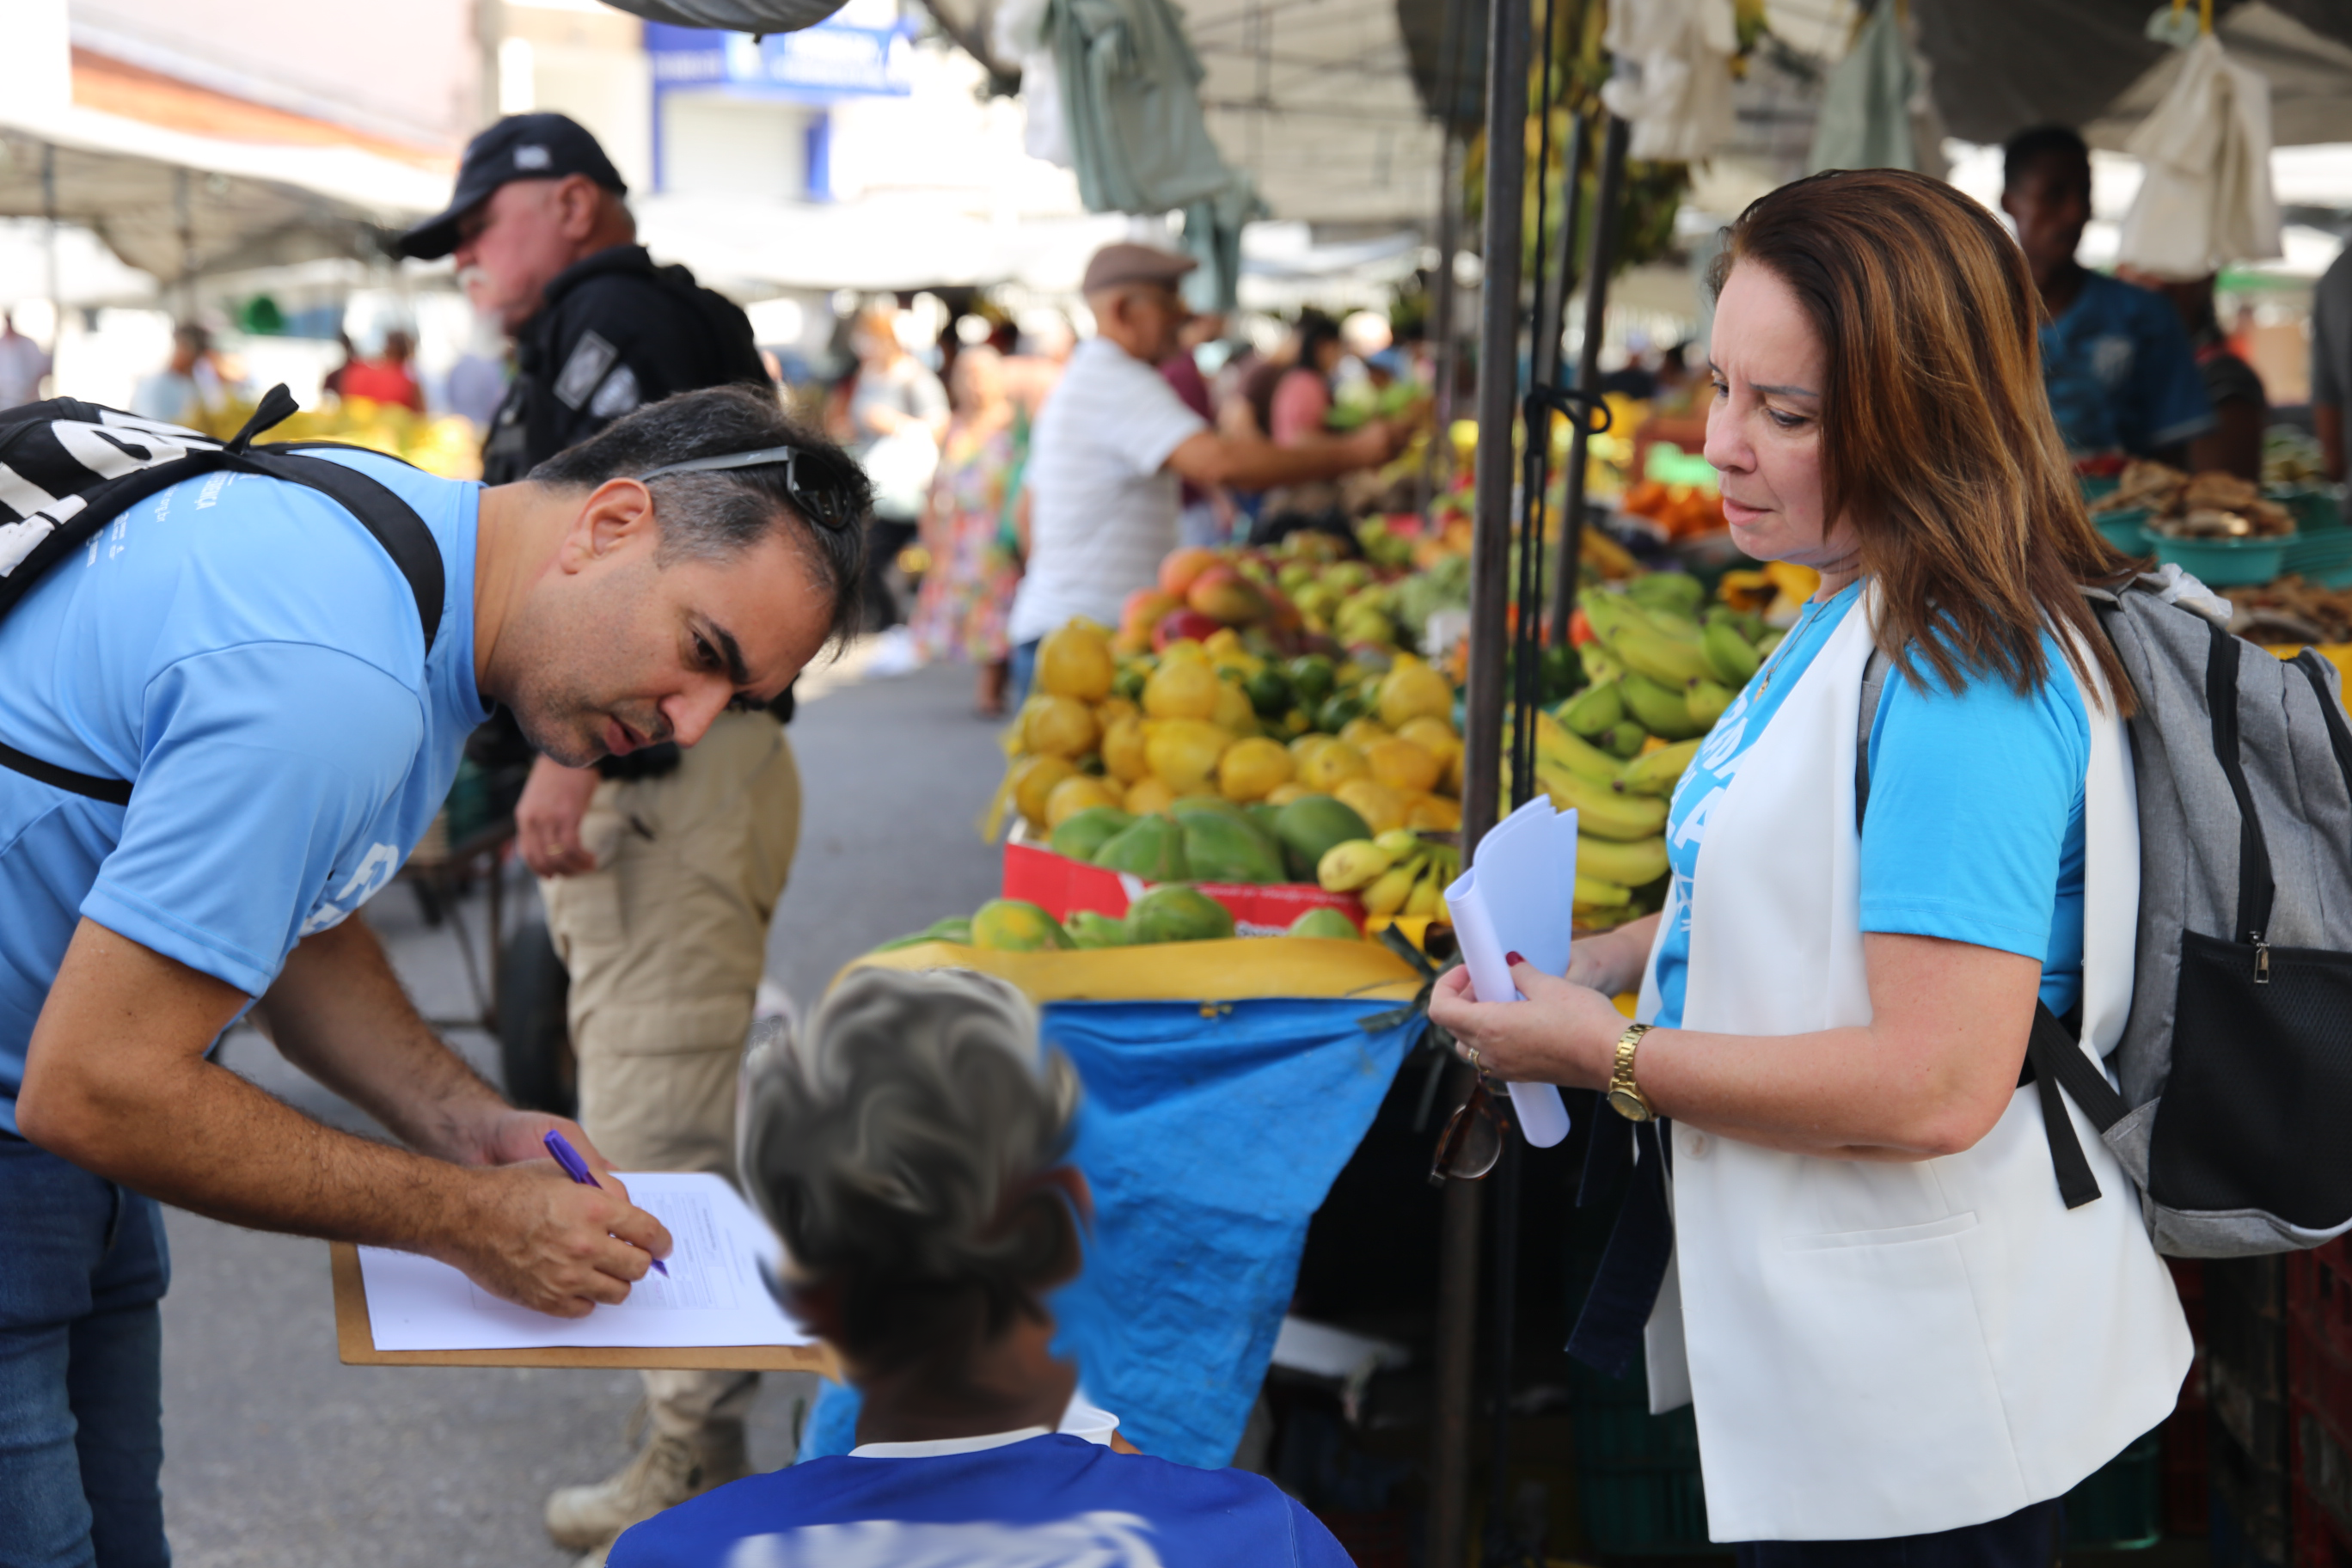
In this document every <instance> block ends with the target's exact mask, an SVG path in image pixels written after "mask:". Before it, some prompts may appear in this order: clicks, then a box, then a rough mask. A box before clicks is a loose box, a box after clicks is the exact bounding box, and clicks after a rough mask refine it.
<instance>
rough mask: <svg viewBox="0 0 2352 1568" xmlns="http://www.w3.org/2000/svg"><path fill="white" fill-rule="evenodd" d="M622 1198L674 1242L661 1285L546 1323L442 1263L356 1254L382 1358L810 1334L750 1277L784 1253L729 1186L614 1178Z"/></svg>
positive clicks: (792, 1338) (663, 1177)
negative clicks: (625, 1193) (623, 1189)
mask: <svg viewBox="0 0 2352 1568" xmlns="http://www.w3.org/2000/svg"><path fill="white" fill-rule="evenodd" d="M621 1180H622V1181H623V1182H624V1183H625V1184H626V1185H627V1186H628V1189H629V1201H630V1202H632V1203H634V1204H635V1205H637V1206H638V1207H639V1208H641V1209H643V1210H645V1211H646V1213H647V1214H649V1215H653V1216H654V1217H655V1218H656V1219H657V1220H659V1221H661V1222H662V1224H663V1225H664V1226H667V1227H668V1229H669V1234H670V1237H671V1239H672V1240H674V1241H675V1242H676V1243H677V1247H676V1250H674V1251H673V1252H672V1253H671V1254H670V1255H669V1258H668V1259H667V1263H668V1266H669V1278H667V1279H664V1278H662V1276H661V1275H659V1274H657V1273H653V1272H648V1273H647V1274H646V1277H645V1278H644V1279H640V1280H638V1281H637V1282H636V1283H635V1285H633V1286H631V1287H630V1288H629V1299H628V1300H625V1301H623V1302H621V1303H620V1304H618V1305H617V1306H609V1307H598V1308H596V1309H595V1310H593V1311H592V1312H590V1313H589V1314H588V1315H587V1316H586V1317H584V1318H551V1317H549V1316H548V1315H547V1314H546V1313H544V1312H534V1311H532V1310H530V1308H528V1307H518V1306H516V1305H515V1304H514V1303H513V1302H511V1301H502V1300H499V1298H497V1297H496V1296H493V1295H491V1294H490V1293H489V1292H488V1291H486V1290H484V1289H482V1288H481V1287H480V1286H478V1285H477V1284H475V1283H474V1282H473V1281H472V1280H470V1279H467V1278H466V1277H465V1276H464V1275H463V1274H460V1273H459V1272H458V1271H457V1269H455V1268H450V1267H449V1266H448V1265H447V1264H446V1263H441V1262H437V1261H436V1260H435V1259H433V1258H419V1257H417V1256H416V1255H415V1253H413V1252H394V1251H391V1250H389V1249H388V1248H385V1247H361V1248H360V1249H359V1251H360V1274H361V1278H362V1279H364V1280H365V1281H366V1283H367V1303H368V1328H369V1330H370V1331H371V1332H372V1333H373V1335H374V1338H375V1348H376V1349H378V1350H380V1351H488V1350H498V1351H505V1350H537V1349H540V1348H541V1347H543V1346H548V1345H622V1346H627V1347H630V1348H632V1349H663V1350H687V1349H697V1350H698V1349H702V1348H705V1347H708V1346H713V1345H804V1344H808V1343H810V1342H812V1336H811V1335H810V1334H809V1332H808V1331H806V1330H805V1329H803V1328H802V1327H801V1326H800V1325H799V1324H798V1323H796V1322H794V1321H793V1320H792V1319H791V1318H790V1317H789V1316H788V1315H786V1313H785V1312H784V1310H783V1309H782V1307H779V1306H778V1305H777V1304H776V1301H775V1298H774V1297H772V1296H771V1295H770V1294H769V1293H768V1287H767V1284H766V1282H765V1281H763V1280H762V1279H761V1278H760V1266H761V1263H762V1262H763V1261H764V1262H766V1263H767V1264H768V1265H769V1266H770V1267H771V1268H772V1267H774V1266H775V1264H776V1262H777V1260H778V1258H780V1257H781V1256H782V1251H781V1249H780V1248H779V1247H778V1246H777V1244H776V1238H775V1236H774V1233H772V1231H770V1230H769V1229H768V1227H767V1225H766V1224H765V1222H763V1221H762V1220H761V1218H760V1216H759V1215H756V1214H754V1213H752V1212H751V1205H749V1204H747V1203H745V1202H744V1201H743V1199H742V1197H741V1195H740V1194H738V1193H737V1192H736V1191H735V1189H734V1188H733V1187H730V1186H729V1185H728V1184H727V1183H726V1182H725V1181H724V1180H722V1179H721V1178H719V1177H718V1176H714V1175H711V1174H709V1173H707V1172H696V1173H667V1172H651V1171H640V1172H635V1173H632V1172H626V1171H625V1172H623V1173H621Z"/></svg>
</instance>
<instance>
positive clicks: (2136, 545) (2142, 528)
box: [2091, 506, 2149, 555]
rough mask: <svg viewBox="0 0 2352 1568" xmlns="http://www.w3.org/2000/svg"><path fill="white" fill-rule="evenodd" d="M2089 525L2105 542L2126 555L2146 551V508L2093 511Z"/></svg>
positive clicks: (2140, 553) (2144, 552)
mask: <svg viewBox="0 0 2352 1568" xmlns="http://www.w3.org/2000/svg"><path fill="white" fill-rule="evenodd" d="M2091 525H2092V526H2093V527H2095V528H2096V529H2097V530H2098V531H2099V532H2100V533H2101V534H2103V535H2104V536H2105V539H2106V542H2108V543H2109V544H2112V545H2114V546H2115V547H2116V549H2117V550H2120V551H2122V552H2124V553H2125V554H2126V555H2145V554H2147V552H2148V549H2149V541H2148V537H2147V508H2146V507H2144V506H2138V507H2133V508H2131V509H2130V510H2127V511H2095V512H2093V513H2092V514H2091Z"/></svg>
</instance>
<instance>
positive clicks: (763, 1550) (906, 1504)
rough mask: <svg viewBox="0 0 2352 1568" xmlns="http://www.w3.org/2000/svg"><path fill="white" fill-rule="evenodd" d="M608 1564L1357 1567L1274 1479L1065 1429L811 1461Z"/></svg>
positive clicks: (658, 1522) (618, 1546) (646, 1528)
mask: <svg viewBox="0 0 2352 1568" xmlns="http://www.w3.org/2000/svg"><path fill="white" fill-rule="evenodd" d="M606 1562H607V1563H609V1564H610V1568H903V1565H906V1564H913V1563H940V1564H942V1565H944V1564H949V1563H953V1564H956V1565H957V1568H966V1565H969V1568H1228V1565H1230V1564H1235V1563H1248V1564H1251V1565H1252V1568H1349V1557H1348V1554H1347V1552H1344V1551H1342V1550H1341V1549H1340V1546H1339V1542H1337V1541H1335V1540H1333V1539H1332V1538H1331V1532H1330V1531H1328V1530H1326V1529H1324V1528H1323V1526H1322V1524H1321V1522H1320V1521H1318V1520H1317V1519H1316V1518H1315V1516H1314V1515H1313V1514H1311V1513H1308V1512H1307V1510H1305V1509H1304V1508H1302V1507H1300V1506H1299V1505H1298V1504H1297V1502H1295V1501H1294V1500H1291V1499H1290V1498H1288V1497H1286V1496H1285V1495H1284V1494H1283V1493H1282V1491H1281V1490H1280V1489H1277V1488H1276V1486H1275V1484H1274V1483H1273V1482H1272V1481H1269V1480H1267V1479H1265V1477H1264V1476H1258V1475H1252V1474H1251V1473H1250V1472H1248V1471H1246V1470H1196V1469H1193V1468H1192V1467H1190V1466H1189V1465H1176V1464H1171V1463H1169V1462H1168V1461H1167V1460H1165V1459H1155V1458H1150V1457H1149V1456H1147V1455H1141V1454H1119V1453H1114V1452H1112V1451H1111V1450H1110V1449H1109V1448H1107V1447H1102V1446H1101V1445H1100V1444H1097V1443H1090V1442H1088V1441H1087V1440H1086V1439H1085V1438H1083V1437H1073V1436H1068V1435H1067V1434H1066V1433H1052V1434H1047V1435H1045V1436H1036V1437H1028V1438H1024V1439H1022V1440H1021V1441H1019V1442H1015V1443H1007V1444H1004V1445H1003V1446H1001V1447H990V1448H982V1449H980V1450H978V1451H975V1452H966V1453H959V1454H936V1455H929V1456H925V1457H922V1458H857V1457H856V1456H855V1455H851V1456H846V1457H838V1458H829V1459H810V1460H808V1461H806V1462H804V1463H802V1464H798V1465H794V1466H793V1467H791V1468H788V1469H782V1470H775V1471H772V1472H770V1473H769V1474H767V1475H761V1476H752V1477H750V1478H748V1479H744V1480H740V1481H736V1482H734V1483H733V1484H732V1485H730V1486H724V1487H720V1488H719V1489H717V1490H715V1491H709V1492H705V1493H703V1494H702V1496H700V1497H698V1498H696V1499H694V1500H692V1501H690V1502H684V1503H680V1504H679V1505H678V1506H677V1507H676V1508H674V1509H671V1510H669V1511H668V1512H667V1513H662V1514H657V1515H656V1516H655V1517H654V1518H652V1519H649V1520H647V1521H646V1522H644V1523H643V1524H640V1525H637V1526H636V1527H635V1528H634V1529H632V1530H630V1531H627V1532H626V1533H625V1534H624V1535H623V1536H622V1537H621V1539H620V1540H619V1541H617V1542H614V1546H613V1551H612V1554H611V1555H610V1556H609V1557H608V1558H607V1559H606Z"/></svg>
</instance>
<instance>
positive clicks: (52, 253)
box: [36, 142, 66, 392]
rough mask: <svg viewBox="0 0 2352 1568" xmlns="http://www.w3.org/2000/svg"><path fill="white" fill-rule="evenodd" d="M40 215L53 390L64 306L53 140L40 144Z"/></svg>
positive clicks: (63, 332) (62, 338)
mask: <svg viewBox="0 0 2352 1568" xmlns="http://www.w3.org/2000/svg"><path fill="white" fill-rule="evenodd" d="M41 216H43V217H45V218H47V219H48V223H49V236H48V238H49V247H48V250H49V258H48V259H49V376H50V381H49V390H50V391H52V392H55V391H56V390H57V386H58V383H57V379H56V377H57V369H58V347H59V345H61V344H62V343H64V342H65V341H66V307H65V300H64V298H63V292H64V291H63V290H62V289H60V288H59V287H58V144H57V143H56V142H42V143H41ZM36 390H38V389H36Z"/></svg>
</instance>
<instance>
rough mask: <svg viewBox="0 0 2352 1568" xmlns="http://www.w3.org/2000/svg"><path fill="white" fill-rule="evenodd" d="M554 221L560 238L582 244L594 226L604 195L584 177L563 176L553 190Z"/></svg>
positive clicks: (579, 175)
mask: <svg viewBox="0 0 2352 1568" xmlns="http://www.w3.org/2000/svg"><path fill="white" fill-rule="evenodd" d="M555 204H556V206H555V221H556V225H557V226H558V228H559V229H560V230H561V231H562V235H563V237H564V238H566V239H569V240H583V239H585V238H587V237H588V236H589V234H590V232H591V231H593V229H594V228H595V226H596V212H597V209H598V208H599V207H600V206H602V205H604V199H603V191H602V189H601V188H600V187H599V186H598V185H597V184H596V182H595V181H593V180H592V179H590V178H589V177H588V176H587V175H585V174H566V175H564V176H563V178H562V180H561V181H559V182H558V183H557V184H556V187H555Z"/></svg>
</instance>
